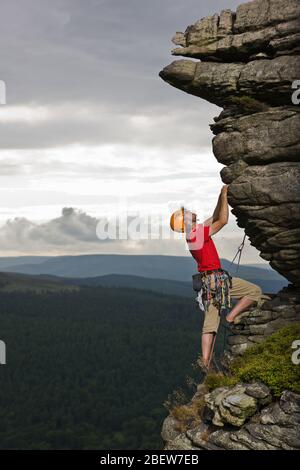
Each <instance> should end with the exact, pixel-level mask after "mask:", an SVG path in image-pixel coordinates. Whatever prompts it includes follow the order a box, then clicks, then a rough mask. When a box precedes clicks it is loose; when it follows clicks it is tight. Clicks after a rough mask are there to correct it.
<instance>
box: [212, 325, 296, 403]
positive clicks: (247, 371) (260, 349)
mask: <svg viewBox="0 0 300 470" xmlns="http://www.w3.org/2000/svg"><path fill="white" fill-rule="evenodd" d="M297 339H300V323H294V324H292V325H290V326H288V327H285V328H282V329H280V330H278V331H277V332H276V333H274V334H273V335H271V336H269V337H268V338H267V339H266V340H265V341H263V342H262V343H259V344H257V345H255V346H253V347H252V348H250V349H248V350H247V351H246V352H245V353H244V354H243V356H241V357H240V358H237V359H235V360H234V361H233V362H232V364H231V367H230V374H229V375H224V374H220V373H210V374H208V375H207V377H206V379H205V384H206V385H207V386H208V388H209V390H210V391H212V390H214V389H216V388H218V387H226V386H232V385H235V384H236V383H238V382H251V381H255V380H259V381H262V382H264V383H265V384H266V385H268V387H270V389H271V391H272V393H273V395H274V397H279V396H280V395H281V393H282V392H283V390H291V391H292V392H296V393H300V365H295V364H293V362H292V353H293V350H292V343H293V341H295V340H297Z"/></svg>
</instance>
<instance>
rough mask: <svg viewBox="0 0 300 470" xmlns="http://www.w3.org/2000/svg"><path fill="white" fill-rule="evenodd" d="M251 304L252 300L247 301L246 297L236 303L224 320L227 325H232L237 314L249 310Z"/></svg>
mask: <svg viewBox="0 0 300 470" xmlns="http://www.w3.org/2000/svg"><path fill="white" fill-rule="evenodd" d="M252 304H253V300H251V299H249V298H248V297H243V298H242V299H240V300H239V301H238V303H237V304H236V305H235V306H234V307H233V309H232V310H231V312H230V313H229V314H228V315H227V317H226V320H227V321H228V322H229V323H232V322H233V320H234V319H235V317H236V316H237V315H238V314H239V313H241V312H243V311H244V310H247V308H249V307H250V305H252Z"/></svg>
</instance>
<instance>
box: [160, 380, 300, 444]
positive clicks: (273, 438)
mask: <svg viewBox="0 0 300 470" xmlns="http://www.w3.org/2000/svg"><path fill="white" fill-rule="evenodd" d="M205 402H206V407H207V409H206V410H205V409H204V420H203V422H202V423H201V424H200V425H197V426H196V427H194V428H192V429H189V430H187V431H186V432H180V431H178V430H177V428H176V419H174V418H172V417H170V416H169V417H168V418H167V419H166V420H165V423H164V428H163V432H162V438H163V440H164V442H165V447H164V450H183V449H184V450H198V451H199V450H299V449H300V396H299V395H297V394H295V393H292V392H289V391H285V392H283V394H282V395H281V398H280V400H279V401H277V402H274V403H270V402H271V394H270V390H269V389H268V387H266V386H265V385H264V384H261V383H251V384H238V385H236V386H235V387H223V388H217V389H216V390H214V391H213V392H212V393H209V394H206V395H205ZM266 405H267V406H266Z"/></svg>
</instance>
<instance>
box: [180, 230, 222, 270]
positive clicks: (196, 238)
mask: <svg viewBox="0 0 300 470" xmlns="http://www.w3.org/2000/svg"><path fill="white" fill-rule="evenodd" d="M186 241H187V243H188V246H189V250H190V252H191V255H192V256H193V258H195V260H196V261H197V264H198V271H199V272H201V271H209V270H211V269H219V268H220V267H221V262H220V258H219V255H218V252H217V249H216V247H215V244H214V242H213V240H212V238H211V237H210V235H209V226H207V225H203V224H197V225H196V227H195V228H193V229H192V230H191V231H190V232H189V234H187V238H186Z"/></svg>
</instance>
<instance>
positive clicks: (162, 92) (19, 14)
mask: <svg viewBox="0 0 300 470" xmlns="http://www.w3.org/2000/svg"><path fill="white" fill-rule="evenodd" d="M237 4H238V2H237V1H235V0H222V1H220V0H219V1H217V0H215V1H214V2H210V3H208V2H207V3H204V2H199V0H187V1H185V2H184V3H183V2H181V1H179V0H164V1H163V2H162V1H161V0H152V1H151V2H147V1H145V0H144V1H141V0H126V1H123V0H85V1H84V2H83V1H82V0H51V1H49V0H22V2H21V1H20V0H2V2H1V17H2V19H3V21H2V27H1V32H0V54H1V75H2V76H1V77H0V78H1V79H3V80H5V81H6V84H7V102H8V105H16V104H26V105H33V104H35V105H36V104H44V105H55V104H56V105H61V104H64V103H72V105H73V106H76V103H77V104H78V107H79V109H80V108H82V107H83V105H85V107H86V108H89V107H90V108H91V112H93V108H94V107H95V105H96V106H97V105H99V106H100V105H101V107H102V112H100V113H99V116H98V119H96V118H95V117H94V119H93V120H92V121H91V120H87V121H85V119H84V117H83V118H82V119H77V122H76V121H74V119H72V118H71V117H70V115H64V112H63V110H62V113H61V115H58V116H55V117H54V122H53V119H49V120H46V121H45V122H43V123H35V124H32V125H28V124H27V125H26V124H22V123H13V124H11V125H9V124H6V125H5V127H4V132H2V133H1V135H2V138H1V141H0V146H3V147H4V148H12V147H13V146H15V147H16V148H19V149H20V148H23V147H24V148H28V147H30V146H32V147H38V146H43V147H47V146H49V147H51V146H55V145H60V144H63V145H64V144H67V143H70V142H78V141H80V142H84V143H86V142H89V143H90V144H91V145H92V144H93V143H95V142H98V143H99V142H100V143H101V142H102V141H104V142H106V141H107V140H110V141H111V142H118V141H120V140H122V141H123V142H132V141H136V140H146V142H145V145H149V142H147V140H148V141H150V135H149V137H148V138H147V136H145V133H143V131H142V130H138V131H135V129H133V128H132V127H130V126H129V125H128V123H127V119H128V115H134V114H146V115H148V116H149V117H150V118H152V119H153V120H154V121H155V119H156V118H158V117H160V116H162V115H166V116H167V115H168V113H169V112H176V111H177V112H178V115H180V113H181V112H182V110H186V112H185V122H186V123H189V124H190V125H191V126H192V119H193V118H194V115H192V114H190V115H189V116H188V112H189V110H192V112H195V110H196V107H197V101H196V100H195V98H194V97H189V96H187V95H185V94H184V93H182V92H180V91H178V90H175V89H174V88H173V89H172V88H171V87H170V86H169V85H166V84H165V83H164V82H163V81H162V80H161V79H160V78H159V77H158V73H159V71H160V69H161V68H162V67H163V66H164V65H166V64H167V63H168V62H170V60H173V58H172V57H171V56H170V49H171V48H172V47H173V45H172V43H171V37H172V36H173V34H174V33H175V31H176V30H180V29H181V30H184V29H185V27H186V26H187V25H188V24H191V23H193V22H194V21H196V20H197V19H199V18H200V17H202V16H205V15H207V14H212V13H214V12H215V11H219V10H220V9H222V8H224V7H226V8H228V7H233V8H234V7H235V6H236V5H237ZM198 106H199V108H198V109H199V120H198V121H197V120H196V121H195V122H196V123H197V124H194V127H193V133H194V135H195V136H196V135H197V133H196V132H195V131H196V128H195V126H197V125H198V131H199V129H200V128H201V126H204V125H205V122H204V119H201V112H202V113H203V115H204V116H206V115H207V111H208V110H212V109H213V108H212V106H211V105H209V104H206V103H205V102H204V101H202V103H201V105H200V100H199V102H198ZM181 124H183V123H181ZM207 124H208V123H207V122H206V126H207ZM176 127H178V123H177V122H176V120H174V121H173V125H172V123H170V124H169V126H166V127H165V129H164V132H165V135H166V138H165V139H164V136H163V133H161V134H157V135H154V139H153V140H152V142H153V141H154V142H153V144H154V145H159V142H161V144H162V145H163V143H164V141H165V140H168V141H169V142H171V141H172V139H171V140H170V139H169V137H171V136H170V135H169V134H170V133H171V129H172V130H173V136H172V137H173V139H174V140H175V141H177V143H178V140H179V139H176V133H175V132H174V130H175V129H176ZM203 128H204V127H203ZM191 129H192V127H191ZM184 132H187V130H186V126H185V128H184V129H183V135H182V141H184V140H185V133H184ZM139 136H140V137H139ZM194 140H196V141H195V145H199V137H198V138H196V137H195V139H194Z"/></svg>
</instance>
